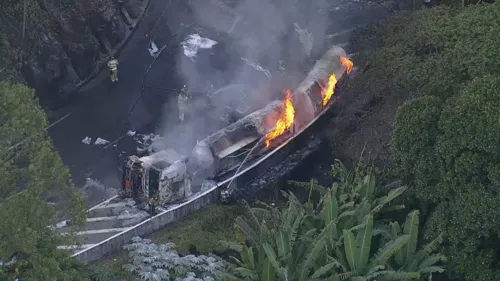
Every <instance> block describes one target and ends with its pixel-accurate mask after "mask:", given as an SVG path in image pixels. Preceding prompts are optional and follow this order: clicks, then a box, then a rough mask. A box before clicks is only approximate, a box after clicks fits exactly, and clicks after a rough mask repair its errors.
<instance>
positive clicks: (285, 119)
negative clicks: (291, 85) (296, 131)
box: [266, 89, 295, 148]
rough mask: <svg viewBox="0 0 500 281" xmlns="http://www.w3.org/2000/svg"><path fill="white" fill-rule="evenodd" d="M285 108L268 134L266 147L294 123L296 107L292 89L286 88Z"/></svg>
mask: <svg viewBox="0 0 500 281" xmlns="http://www.w3.org/2000/svg"><path fill="white" fill-rule="evenodd" d="M283 109H284V110H283V112H282V114H281V116H280V118H279V119H278V121H276V127H275V128H274V130H272V131H271V132H269V133H267V135H266V148H268V147H269V146H270V145H271V141H272V140H274V139H275V138H277V137H279V136H281V135H283V133H285V131H286V130H288V129H289V128H290V127H292V125H293V121H294V120H295V108H294V107H293V103H292V91H291V90H290V89H287V90H286V99H285V100H284V102H283Z"/></svg>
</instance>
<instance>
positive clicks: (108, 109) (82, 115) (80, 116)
mask: <svg viewBox="0 0 500 281" xmlns="http://www.w3.org/2000/svg"><path fill="white" fill-rule="evenodd" d="M150 1H151V3H150V6H149V8H148V11H146V13H145V15H144V18H143V20H142V22H141V23H140V25H139V26H138V27H137V30H136V31H135V33H134V34H133V35H132V38H130V39H129V41H128V43H127V46H125V48H124V49H123V50H122V52H121V53H120V56H119V57H118V60H119V62H120V65H119V82H118V83H117V84H115V85H113V84H112V83H111V82H110V81H109V74H108V72H107V70H106V69H105V70H103V71H102V72H101V73H100V74H99V75H98V76H97V77H96V78H95V79H94V80H93V81H91V82H90V83H89V84H87V85H86V86H85V87H84V88H82V89H81V90H80V92H79V93H78V94H77V96H78V99H77V103H76V104H74V105H73V106H69V107H67V108H65V109H63V110H62V111H61V112H60V116H64V115H65V114H67V113H69V112H71V115H69V116H68V117H67V118H65V119H64V120H62V121H61V122H59V123H58V124H57V125H55V126H53V127H51V128H50V129H49V135H50V136H51V138H52V140H53V142H54V144H55V147H56V149H57V151H58V152H59V153H60V155H61V156H62V158H63V161H64V163H65V164H66V165H67V166H68V167H69V169H70V172H71V173H72V175H73V179H74V181H75V184H76V185H77V186H83V184H84V182H85V179H86V178H88V177H90V178H93V179H96V180H97V181H99V182H101V183H102V184H103V185H104V186H107V187H112V188H115V189H116V188H119V185H120V182H119V174H118V165H121V163H118V161H117V151H116V149H114V147H113V146H112V145H111V146H108V147H107V148H104V147H103V146H96V145H94V144H93V143H92V144H90V145H86V144H83V143H82V139H84V138H85V137H90V138H92V142H94V141H95V140H96V138H97V137H100V138H102V139H105V140H108V141H110V142H113V141H115V140H117V139H119V138H120V137H122V136H123V135H124V134H126V133H127V131H129V130H138V129H139V130H140V129H142V130H154V128H147V126H148V125H150V124H151V123H154V122H155V121H157V120H158V119H159V118H160V116H161V109H162V108H165V107H163V106H162V104H163V103H166V104H167V107H166V108H167V110H168V111H175V110H176V94H177V93H176V92H175V91H170V90H166V89H180V88H181V86H182V85H181V82H180V79H179V75H178V71H177V70H176V67H177V65H178V64H179V57H180V56H179V52H180V45H179V43H180V42H181V41H182V40H183V39H184V37H185V36H186V35H188V34H192V33H194V32H203V31H202V30H201V29H200V28H202V27H203V24H202V23H200V22H198V21H197V17H196V16H195V15H194V13H196V12H194V13H193V11H190V10H189V8H188V7H187V6H186V4H185V3H186V1H185V0H150ZM192 1H194V0H192ZM347 3H354V6H352V4H347ZM348 5H351V6H349V7H347V6H348ZM356 5H357V6H356ZM358 6H359V7H358ZM368 6H369V7H363V6H362V5H359V3H357V2H348V1H344V2H343V1H339V5H338V9H336V8H335V6H334V8H333V9H332V11H331V13H332V18H335V20H333V22H334V24H332V25H330V26H329V30H328V32H329V33H335V32H338V31H341V30H345V29H349V28H352V27H355V26H358V25H360V24H365V23H367V22H370V21H372V20H373V19H376V18H379V17H383V16H384V11H383V10H381V9H380V7H377V6H370V5H368ZM353 7H354V8H353ZM237 31H238V29H237V28H236V31H235V32H237ZM206 32H208V33H210V32H211V31H206ZM213 36H215V37H216V36H220V35H219V34H216V33H214V34H213ZM150 38H152V39H153V40H154V42H155V43H156V44H157V45H158V47H161V46H163V45H165V46H166V47H165V49H164V50H163V51H162V53H161V54H160V56H159V57H158V58H157V59H156V60H155V61H154V58H152V57H151V56H150V54H149V52H148V51H147V48H148V47H149V46H150V41H149V39H150ZM345 42H346V39H345V38H344V39H343V40H342V42H336V43H345ZM212 55H213V54H212ZM236 55H237V54H236ZM221 56H222V59H218V61H221V60H222V61H223V60H224V54H221ZM185 59H186V58H184V60H185ZM153 61H154V63H153ZM152 63H153V64H152ZM188 63H194V62H188ZM148 69H149V71H148ZM210 71H211V70H210V69H209V70H208V72H210ZM227 71H230V70H227ZM146 72H147V74H148V75H145V73H146ZM214 79H215V80H216V78H214ZM214 79H212V80H211V81H210V83H213V84H219V86H220V85H223V84H224V83H225V81H215V80H214ZM143 82H144V84H146V85H149V86H151V87H149V88H146V89H143ZM155 88H156V89H155ZM162 88H163V89H162ZM172 101H174V102H172ZM145 128H146V129H145ZM108 194H109V193H106V192H105V191H104V190H97V191H95V192H92V194H90V195H89V196H90V197H89V203H90V204H92V205H93V204H95V203H97V202H98V201H101V200H104V199H105V198H106V197H107V196H108Z"/></svg>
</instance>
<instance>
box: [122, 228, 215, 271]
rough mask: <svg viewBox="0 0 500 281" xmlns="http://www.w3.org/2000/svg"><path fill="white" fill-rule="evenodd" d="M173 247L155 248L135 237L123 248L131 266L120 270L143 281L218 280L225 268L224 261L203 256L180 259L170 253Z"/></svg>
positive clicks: (164, 245) (148, 242)
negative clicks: (130, 261)
mask: <svg viewBox="0 0 500 281" xmlns="http://www.w3.org/2000/svg"><path fill="white" fill-rule="evenodd" d="M174 247H175V244H173V243H166V244H162V245H157V244H154V243H151V240H149V239H141V238H139V237H135V238H133V239H132V243H131V244H129V245H126V246H125V247H124V248H125V249H127V250H129V251H130V253H129V256H130V258H131V260H132V263H131V264H126V265H124V266H123V268H124V269H125V270H127V271H129V272H131V273H133V274H135V275H137V276H139V277H141V279H143V280H176V281H184V280H185V281H187V280H190V281H191V280H192V281H214V280H218V279H217V278H219V277H220V271H221V270H222V269H223V267H224V263H223V261H221V260H220V259H219V258H217V257H215V256H205V255H200V256H194V255H187V256H183V257H181V256H179V254H178V253H177V251H175V250H173V248H174ZM197 276H198V277H197ZM172 278H176V279H172Z"/></svg>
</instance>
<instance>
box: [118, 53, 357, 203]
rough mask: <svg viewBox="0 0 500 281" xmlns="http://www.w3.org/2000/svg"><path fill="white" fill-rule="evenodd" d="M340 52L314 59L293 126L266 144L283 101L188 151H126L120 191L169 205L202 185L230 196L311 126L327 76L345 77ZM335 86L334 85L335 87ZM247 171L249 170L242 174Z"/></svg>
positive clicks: (297, 97) (298, 95) (296, 98)
mask: <svg viewBox="0 0 500 281" xmlns="http://www.w3.org/2000/svg"><path fill="white" fill-rule="evenodd" d="M345 57H346V53H345V51H344V50H343V49H342V48H340V47H337V46H333V47H332V48H330V49H329V50H328V51H327V52H326V53H325V54H324V55H323V56H322V57H321V59H320V60H318V61H317V62H316V64H315V65H314V67H313V69H312V70H311V71H310V72H309V74H308V75H307V77H306V78H305V79H304V80H303V81H302V82H301V83H300V84H299V85H298V87H297V88H296V89H295V90H294V91H293V93H292V100H293V105H294V109H295V115H294V117H293V118H294V119H293V125H292V126H290V127H289V128H287V129H286V130H285V131H283V132H281V134H280V135H279V136H278V137H277V138H275V139H273V141H272V143H271V145H265V143H264V139H265V138H266V135H267V134H269V132H271V131H273V130H274V129H275V127H276V125H277V123H276V120H278V118H279V116H281V115H283V101H273V102H271V103H270V104H268V105H267V106H266V107H264V108H262V109H260V110H257V111H255V112H253V113H251V114H249V115H247V116H245V117H243V118H241V119H239V120H237V121H236V122H234V123H232V124H230V125H229V126H227V127H225V128H223V129H221V130H219V131H217V132H215V133H214V134H212V135H210V136H208V137H206V138H205V139H203V140H201V141H198V142H197V144H196V145H195V147H194V148H193V150H192V152H191V154H190V155H189V156H182V155H179V154H177V153H176V152H175V151H174V150H172V149H166V150H162V151H158V152H155V153H153V154H151V155H148V156H144V157H141V158H139V157H137V156H131V157H129V158H128V159H127V161H126V162H125V163H124V169H123V179H122V182H123V187H122V189H123V190H122V191H123V195H124V196H126V197H132V198H134V199H135V200H136V201H138V202H139V203H149V204H155V205H160V206H162V205H168V204H174V203H180V202H182V201H184V200H187V199H188V198H189V197H190V196H192V195H194V194H196V193H198V192H200V191H204V190H207V189H211V188H215V187H220V188H221V189H222V190H221V191H222V192H221V194H222V195H223V197H227V196H230V195H231V193H232V192H228V190H234V188H237V186H238V185H235V184H233V183H238V182H239V181H240V182H241V180H239V179H240V178H249V176H248V175H250V174H252V176H251V177H254V176H256V175H255V174H256V173H258V171H259V170H258V169H257V167H258V166H259V165H261V164H262V163H264V162H265V161H268V159H270V158H272V157H273V155H274V154H277V152H278V151H279V150H281V149H283V147H285V146H287V145H288V143H289V142H290V141H291V140H293V139H294V138H296V137H297V136H298V135H300V134H302V133H303V132H304V131H305V130H306V129H307V128H308V127H310V126H311V125H312V124H313V123H314V122H315V121H316V120H317V119H318V118H319V116H321V115H322V114H323V113H324V112H326V110H328V108H329V107H331V104H332V101H331V100H330V101H328V102H326V103H325V88H326V86H327V84H328V81H329V78H330V77H331V76H332V75H335V77H336V78H337V79H336V80H335V81H339V82H341V81H342V80H344V79H345V76H347V75H345V74H346V73H347V71H346V70H349V71H350V69H348V67H346V65H345V64H343V63H342V62H341V58H345ZM335 86H337V87H338V84H337V85H333V86H332V87H333V88H335ZM246 174H248V175H246Z"/></svg>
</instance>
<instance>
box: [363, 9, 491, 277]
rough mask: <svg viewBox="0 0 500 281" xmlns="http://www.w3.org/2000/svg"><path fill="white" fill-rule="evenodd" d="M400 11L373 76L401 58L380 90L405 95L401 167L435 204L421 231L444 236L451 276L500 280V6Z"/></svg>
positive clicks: (399, 132)
mask: <svg viewBox="0 0 500 281" xmlns="http://www.w3.org/2000/svg"><path fill="white" fill-rule="evenodd" d="M404 17H405V18H406V21H407V22H406V23H405V24H401V22H398V21H395V22H392V23H390V24H388V25H387V28H386V29H385V30H384V39H383V40H382V41H383V44H382V45H383V46H382V47H381V51H380V53H379V54H377V55H376V56H375V59H374V61H375V62H378V63H379V64H378V65H374V67H373V68H372V69H370V71H371V74H370V76H369V77H376V76H377V75H379V74H385V73H386V72H387V71H389V70H388V69H389V68H390V67H391V64H390V63H388V64H387V65H386V66H383V65H382V60H384V61H385V60H386V59H388V56H387V54H398V56H399V57H398V58H397V60H398V63H397V64H396V69H397V73H393V72H389V73H390V74H391V75H386V76H385V77H387V78H388V80H389V81H385V80H384V83H386V84H388V85H390V86H389V87H386V88H383V90H388V92H384V94H385V95H387V94H388V93H389V94H390V95H394V96H402V97H403V99H407V98H409V100H408V101H407V102H405V103H404V104H403V105H402V106H401V107H400V108H399V109H398V113H397V116H396V122H395V130H394V132H393V144H394V148H395V160H396V163H397V164H398V167H399V173H400V175H401V176H402V178H403V179H404V181H405V182H406V183H408V184H409V185H410V186H411V187H412V189H411V191H412V193H413V194H415V195H416V196H417V198H418V199H420V200H422V202H423V203H425V204H426V205H427V206H429V207H430V208H429V210H431V214H430V217H429V220H428V221H427V223H426V228H425V231H424V236H425V237H435V236H436V235H437V234H438V233H441V232H444V234H445V239H446V240H447V242H448V243H447V244H446V245H447V246H446V247H445V254H446V256H447V257H449V261H448V268H449V270H448V272H450V273H454V277H460V276H465V277H466V279H467V280H478V281H479V280H500V267H499V266H498V259H497V256H498V254H500V248H498V246H497V245H499V242H500V240H499V239H500V237H499V235H500V232H499V229H500V216H499V215H498V213H497V212H494V211H492V210H494V208H495V207H494V206H498V205H499V204H500V198H499V197H498V195H497V193H498V192H499V190H498V188H499V187H500V186H499V183H500V181H499V179H500V177H499V175H500V173H499V171H500V168H499V167H500V142H499V141H498V140H499V139H500V123H499V120H500V112H499V111H498V108H499V106H500V75H499V73H500V57H499V56H498V52H497V50H498V49H500V32H499V29H498V26H499V24H500V3H494V4H488V5H474V6H470V7H467V8H465V9H463V10H461V11H457V10H452V9H448V8H444V7H439V8H436V9H426V10H424V11H420V12H417V13H413V14H409V15H405V16H404ZM403 60H404V61H403ZM387 61H388V60H387ZM409 62H412V63H409ZM371 79H373V78H371ZM370 81H371V82H373V80H370ZM366 83H368V81H367V82H366ZM381 87H382V86H374V88H378V89H380V88H381Z"/></svg>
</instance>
